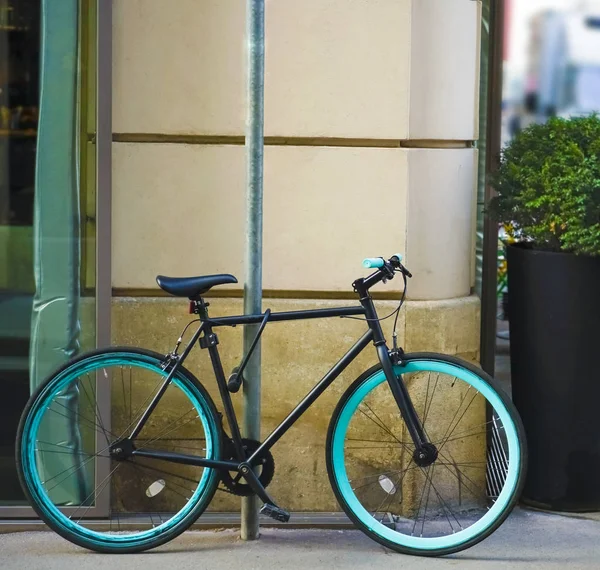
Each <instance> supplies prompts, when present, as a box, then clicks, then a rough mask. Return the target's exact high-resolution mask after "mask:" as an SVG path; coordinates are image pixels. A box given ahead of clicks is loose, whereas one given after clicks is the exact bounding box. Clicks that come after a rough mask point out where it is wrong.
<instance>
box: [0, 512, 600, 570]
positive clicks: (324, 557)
mask: <svg viewBox="0 0 600 570" xmlns="http://www.w3.org/2000/svg"><path fill="white" fill-rule="evenodd" d="M0 568H2V569H3V570H17V569H23V570H25V569H27V570H46V569H50V570H54V569H56V570H65V569H67V570H69V569H72V570H88V569H103V568H107V569H110V570H121V569H123V570H154V569H157V570H170V569H175V570H187V569H190V570H191V569H194V570H221V569H223V570H225V569H227V570H235V569H236V568H239V569H242V568H243V569H244V570H253V569H258V568H260V569H263V570H280V569H288V568H289V569H295V568H298V569H300V568H302V569H307V570H321V569H327V570H333V569H336V568H349V569H350V568H351V569H353V570H354V569H362V568H384V569H388V568H402V570H404V569H412V568H423V569H427V570H429V569H433V570H435V569H437V568H477V569H491V568H511V569H515V568H544V569H545V568H561V569H564V568H569V569H572V568H597V569H600V522H599V521H597V520H589V519H581V518H574V517H564V516H559V515H550V514H546V513H540V512H533V511H525V510H517V511H515V513H514V514H513V515H512V516H511V517H510V518H509V520H508V521H507V522H506V523H504V525H503V526H502V527H501V528H500V529H499V530H498V531H496V532H495V533H494V534H493V535H492V536H491V537H489V538H488V539H487V540H485V541H484V542H482V543H480V544H478V545H477V546H475V547H473V548H471V549H470V550H467V551H464V552H461V553H459V554H455V555H453V556H450V557H446V558H436V559H432V558H419V557H412V556H403V555H400V554H396V553H393V552H391V551H389V550H387V549H385V548H383V547H382V546H380V545H379V544H377V543H375V542H373V541H371V540H369V539H368V538H367V537H366V536H364V535H363V534H362V533H360V532H359V531H355V530H283V529H264V530H263V532H262V536H261V539H260V540H259V541H256V542H249V543H246V542H242V541H241V540H240V539H239V534H238V532H237V531H235V530H226V531H221V532H209V531H202V532H196V531H190V532H187V533H185V534H184V535H183V536H181V537H180V538H178V539H176V540H175V541H172V542H171V543H170V544H167V545H165V546H162V547H160V548H158V549H156V550H154V551H150V552H148V553H143V554H132V555H120V556H119V555H106V554H95V553H91V552H87V551H86V550H83V549H81V548H77V547H76V546H73V545H72V544H70V543H68V542H66V541H65V540H63V539H62V538H60V537H58V536H56V535H54V534H51V533H48V532H25V533H11V534H3V535H0Z"/></svg>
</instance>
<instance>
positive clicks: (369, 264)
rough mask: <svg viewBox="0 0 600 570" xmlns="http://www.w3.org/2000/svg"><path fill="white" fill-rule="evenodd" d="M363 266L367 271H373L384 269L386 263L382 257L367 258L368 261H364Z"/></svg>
mask: <svg viewBox="0 0 600 570" xmlns="http://www.w3.org/2000/svg"><path fill="white" fill-rule="evenodd" d="M362 264H363V267H366V268H367V269H373V268H379V267H383V264H384V261H383V258H382V257H367V259H363V262H362Z"/></svg>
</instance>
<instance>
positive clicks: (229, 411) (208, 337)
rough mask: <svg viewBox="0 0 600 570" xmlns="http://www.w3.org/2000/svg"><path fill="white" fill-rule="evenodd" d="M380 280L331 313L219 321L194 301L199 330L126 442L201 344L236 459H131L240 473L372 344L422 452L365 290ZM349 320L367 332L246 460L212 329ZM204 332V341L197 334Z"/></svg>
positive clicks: (161, 455) (360, 287) (420, 434)
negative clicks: (359, 320)
mask: <svg viewBox="0 0 600 570" xmlns="http://www.w3.org/2000/svg"><path fill="white" fill-rule="evenodd" d="M381 279H383V277H380V276H379V274H377V273H376V274H373V275H372V276H370V277H368V278H366V279H359V280H357V281H355V282H354V288H355V290H356V292H357V293H358V294H359V297H360V303H361V304H360V306H355V307H336V308H331V309H312V310H306V311H288V312H281V313H270V314H269V315H266V313H265V314H257V315H238V316H231V317H219V318H210V317H209V316H208V313H207V310H206V306H207V305H206V303H204V301H203V300H202V299H200V301H198V302H196V303H197V306H198V308H199V311H198V312H199V314H200V319H201V321H202V324H201V326H200V327H199V328H198V330H197V331H196V333H195V334H194V336H193V338H192V340H191V341H190V343H189V344H188V346H187V347H186V349H185V350H184V352H183V353H182V354H181V356H180V357H179V358H177V359H176V361H175V362H174V364H173V365H172V368H171V370H170V371H169V374H168V376H167V378H165V381H164V382H163V385H162V386H161V388H160V389H159V391H158V392H157V394H156V396H155V397H154V399H153V400H152V402H151V403H150V406H149V407H148V409H147V410H146V412H145V413H144V415H143V416H142V418H141V419H140V420H139V422H138V424H137V425H136V427H135V429H134V431H133V432H132V434H131V436H130V439H134V438H135V437H136V436H137V434H139V432H140V431H141V429H142V427H143V425H144V423H145V422H146V420H147V419H148V417H149V416H150V413H151V412H152V410H153V409H154V408H155V407H156V404H157V403H158V400H159V399H160V397H161V396H162V394H163V393H164V391H165V390H166V388H167V386H168V384H169V383H170V381H171V378H172V377H173V375H174V374H175V373H176V371H177V369H178V368H179V366H181V364H182V363H183V361H184V360H185V358H186V357H187V355H188V354H189V352H190V350H191V348H192V346H193V345H194V344H195V343H196V342H197V341H198V340H199V341H200V345H201V346H202V348H207V349H208V352H209V355H210V359H211V362H212V366H213V370H214V373H215V377H216V380H217V385H218V388H219V392H220V394H221V400H222V402H223V408H224V411H225V416H226V418H227V423H228V424H229V428H230V431H231V439H232V441H233V444H234V447H235V452H236V456H237V459H238V461H218V460H214V459H204V458H201V457H197V456H195V455H188V454H182V453H171V452H166V451H159V450H151V449H138V450H135V451H134V454H135V455H138V456H140V457H151V458H155V459H162V460H165V461H171V462H175V463H183V464H188V465H196V466H201V467H213V468H216V469H226V470H231V471H236V470H239V469H240V467H242V466H246V467H247V466H248V465H250V466H252V465H253V464H254V463H255V461H256V460H257V459H260V458H261V456H262V455H263V454H264V453H265V452H266V451H268V450H269V449H270V448H271V447H273V446H274V445H275V443H277V441H279V439H281V437H282V436H283V435H284V434H285V433H286V432H287V431H288V430H289V429H290V427H291V426H292V425H293V424H294V423H295V422H296V421H297V420H298V419H299V418H300V416H302V414H304V412H305V411H306V410H307V409H308V408H309V407H310V406H311V405H312V404H313V403H314V402H315V400H316V399H317V398H318V397H319V396H320V395H321V394H322V393H323V392H324V391H325V390H326V389H327V388H328V387H329V386H330V385H331V384H332V382H333V381H334V380H335V379H336V378H337V377H338V376H339V375H340V374H341V373H342V372H343V371H344V370H345V369H346V367H347V366H348V365H349V364H350V363H351V362H352V361H353V360H354V359H355V358H356V357H357V356H358V355H359V354H360V353H361V352H362V351H363V350H364V349H365V347H366V346H367V345H368V344H369V343H370V342H373V344H374V345H375V347H376V349H377V355H378V357H379V361H380V362H381V366H382V369H383V372H384V373H385V376H386V379H387V381H388V384H389V385H390V388H391V391H392V394H393V396H394V399H395V400H396V403H397V404H398V407H399V409H400V413H401V415H402V417H403V419H404V421H405V423H406V425H407V427H408V430H409V433H410V435H411V437H412V440H413V442H414V444H415V447H416V449H419V448H421V447H422V446H423V445H424V444H425V443H427V438H426V435H425V433H424V430H423V428H422V426H421V423H420V421H419V418H418V416H417V413H416V411H415V409H414V406H413V404H412V402H411V399H410V397H409V395H408V392H407V390H406V387H405V385H404V383H403V382H402V381H401V380H399V379H398V377H397V375H396V374H395V372H394V369H393V366H394V365H393V361H392V358H391V356H390V352H389V350H388V348H387V345H386V342H385V338H384V335H383V332H382V330H381V325H380V323H379V320H378V317H377V312H376V310H375V306H374V304H373V300H372V298H371V297H370V295H369V294H368V289H369V287H371V286H372V285H373V283H374V282H377V281H378V280H379V281H380V280H381ZM348 316H363V317H364V318H365V320H366V322H367V324H368V326H369V330H367V332H366V333H365V334H364V335H363V336H362V337H361V338H360V339H359V340H357V341H356V343H355V344H354V346H352V347H351V348H350V349H349V350H348V352H346V354H344V356H342V358H340V360H339V361H338V362H337V363H336V364H335V365H334V366H333V367H332V368H331V370H329V372H327V374H325V376H323V378H322V379H321V380H320V381H319V382H318V384H316V386H315V387H314V388H313V389H312V390H311V391H310V392H309V393H308V394H307V395H306V396H305V397H304V398H303V399H302V401H301V402H300V403H299V404H298V405H297V406H296V407H295V408H294V409H293V410H292V411H291V412H290V414H289V415H288V416H287V417H286V418H285V419H284V420H283V421H282V422H281V423H280V424H279V426H277V427H276V428H275V429H274V430H273V431H272V432H271V434H270V435H269V436H268V437H267V438H266V439H265V440H264V442H263V443H262V444H261V445H260V446H259V447H258V449H256V451H255V452H254V453H252V455H251V456H250V457H246V455H245V452H244V449H243V445H242V436H241V433H240V428H239V424H238V421H237V417H236V414H235V411H234V408H233V403H232V400H231V394H230V393H229V390H228V389H227V381H226V379H225V373H224V371H223V365H222V364H221V359H220V356H219V351H218V349H217V345H218V338H217V335H216V334H215V333H214V332H213V327H220V326H231V327H235V326H237V325H247V324H256V323H261V322H263V321H264V319H265V317H267V321H268V322H270V321H273V322H277V321H292V320H298V319H318V318H326V317H348ZM202 333H204V334H203V336H202V337H200V335H201V334H202Z"/></svg>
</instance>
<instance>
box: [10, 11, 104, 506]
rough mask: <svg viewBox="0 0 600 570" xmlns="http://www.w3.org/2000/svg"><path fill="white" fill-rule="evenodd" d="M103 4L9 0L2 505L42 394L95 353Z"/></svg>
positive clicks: (13, 486)
mask: <svg viewBox="0 0 600 570" xmlns="http://www.w3.org/2000/svg"><path fill="white" fill-rule="evenodd" d="M92 4H94V3H93V2H91V1H89V2H88V1H87V0H60V2H57V1H56V0H0V386H1V387H2V392H3V394H4V397H2V398H0V506H7V505H9V506H10V505H19V504H24V503H25V500H24V496H23V494H22V492H21V489H20V486H19V483H18V480H17V475H16V470H15V462H14V440H15V435H16V429H17V423H18V420H19V416H20V414H21V411H22V409H23V407H24V405H25V403H26V401H27V399H28V397H29V395H30V393H31V391H32V390H35V389H36V388H37V386H39V385H40V383H41V382H42V381H43V379H44V378H45V377H46V376H47V375H48V374H50V373H51V372H52V371H53V370H54V369H55V368H57V367H58V366H60V365H61V364H62V363H64V362H65V361H66V360H68V359H69V358H71V357H73V356H74V355H76V354H77V353H78V352H80V351H81V350H83V349H87V348H92V347H93V346H94V345H95V291H94V282H95V267H94V256H93V255H91V254H90V252H93V250H94V235H95V228H94V227H93V220H94V203H95V193H94V180H95V176H94V161H93V155H94V144H93V132H94V125H93V117H94V113H93V97H91V96H90V95H89V94H90V93H91V92H92V89H93V88H94V87H95V85H94V84H93V81H92V80H90V77H91V76H92V72H93V69H90V68H88V66H87V62H88V61H91V60H92V58H91V57H90V55H91V54H92V53H93V49H91V48H90V46H91V45H92V41H91V39H92V37H91V36H92V34H91V31H92V27H91V24H90V22H91V21H93V19H92V18H91V17H90V15H91V14H90V11H91V10H92ZM55 427H57V429H59V428H60V426H55Z"/></svg>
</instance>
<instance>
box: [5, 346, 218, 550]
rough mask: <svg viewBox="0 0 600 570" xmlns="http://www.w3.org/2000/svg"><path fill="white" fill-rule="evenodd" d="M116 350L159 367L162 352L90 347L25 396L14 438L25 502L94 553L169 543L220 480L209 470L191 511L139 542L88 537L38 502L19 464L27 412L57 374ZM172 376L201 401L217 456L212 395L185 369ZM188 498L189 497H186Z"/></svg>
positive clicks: (201, 509)
mask: <svg viewBox="0 0 600 570" xmlns="http://www.w3.org/2000/svg"><path fill="white" fill-rule="evenodd" d="M116 353H122V354H124V355H131V356H132V357H133V358H132V360H133V359H135V358H136V357H137V358H138V359H139V361H143V362H145V363H148V362H151V363H154V364H156V365H157V366H160V363H162V362H164V358H165V357H164V355H161V354H159V353H156V352H152V351H149V350H144V349H140V348H133V347H112V348H108V349H102V350H94V351H91V352H87V353H85V354H82V355H81V356H79V357H78V358H75V359H73V360H72V361H70V362H68V363H66V364H65V365H64V366H62V367H61V368H59V369H58V370H56V371H55V372H54V373H53V374H51V375H50V376H49V377H48V378H47V379H46V380H45V381H44V382H43V383H42V385H40V386H39V387H38V389H37V390H36V391H35V393H34V394H33V395H32V396H31V398H30V399H29V401H28V403H27V405H26V407H25V409H24V411H23V413H22V416H21V420H20V422H19V427H18V431H17V439H16V465H17V471H18V474H19V480H20V482H21V486H22V488H23V491H24V493H25V495H26V497H27V499H28V501H29V503H30V504H31V506H32V507H33V509H34V510H35V512H36V513H37V514H38V516H39V517H40V518H41V519H42V520H43V521H44V522H45V523H46V524H47V525H48V526H49V527H50V528H51V529H52V530H54V531H55V532H56V533H57V534H59V535H61V536H62V537H63V538H65V539H67V540H69V541H70V542H72V543H74V544H77V545H78V546H81V547H83V548H87V549H90V550H95V551H97V552H102V553H111V554H115V553H118V554H129V553H135V552H142V551H144V550H148V549H151V548H156V547H157V546H160V545H162V544H165V543H166V542H169V541H170V540H173V539H174V538H175V537H177V536H179V535H180V534H181V533H183V532H184V531H185V530H186V529H187V528H188V527H189V526H190V525H191V524H193V523H194V521H196V519H197V518H198V517H199V516H200V515H201V514H202V513H203V512H204V510H205V509H206V508H207V506H208V505H209V504H210V502H211V500H212V498H213V496H214V494H215V491H216V489H217V486H218V484H219V479H220V474H219V473H218V472H217V470H214V469H213V470H211V471H210V475H209V476H208V478H207V483H206V485H205V486H204V487H203V491H202V494H201V496H199V497H198V498H197V500H196V504H195V505H194V506H193V508H191V510H189V512H188V513H187V514H186V515H185V516H184V517H183V518H181V520H179V521H178V522H176V523H174V524H173V526H172V527H171V528H169V529H168V530H165V532H162V533H161V534H158V535H157V536H155V537H152V539H146V540H143V541H142V540H140V542H139V543H136V542H135V541H133V542H132V543H131V544H122V545H118V546H117V545H114V544H109V543H108V541H107V543H106V544H103V543H102V542H101V541H99V540H91V539H89V538H88V537H86V536H83V535H81V534H79V533H77V532H74V531H71V530H69V529H68V528H66V527H65V525H64V524H61V521H60V519H57V517H55V516H53V515H52V514H51V512H49V511H48V510H47V508H46V506H45V505H44V503H43V501H40V499H39V498H38V497H37V495H36V492H35V486H33V485H30V478H29V477H27V474H26V468H25V467H24V465H23V458H24V457H25V455H24V446H23V437H24V430H25V429H26V428H27V425H28V418H29V416H30V414H31V413H32V411H33V410H34V409H35V407H36V405H38V403H39V401H40V398H41V397H42V395H43V394H44V393H45V391H46V390H47V389H48V390H50V391H51V387H52V385H53V383H54V382H57V381H58V379H59V378H60V377H61V374H63V373H65V372H66V371H68V370H69V369H73V374H75V373H76V370H77V369H78V367H81V366H83V365H84V363H86V361H88V360H90V361H91V360H93V359H97V358H98V357H103V356H106V357H107V358H110V357H111V355H112V356H113V357H114V356H115V354H116ZM165 374H166V373H165ZM176 378H178V379H180V380H181V381H183V382H185V386H186V388H187V389H189V390H193V391H195V392H196V394H195V396H196V397H197V398H198V401H199V402H201V403H202V406H203V408H202V409H203V413H204V414H206V418H208V421H209V422H210V430H211V438H212V437H213V436H214V438H215V450H214V455H213V458H214V459H220V458H221V452H222V449H223V445H222V429H221V423H220V419H219V418H220V416H219V414H218V412H217V410H216V407H215V405H214V402H213V400H212V398H211V397H210V395H209V393H208V392H207V391H206V389H205V388H204V386H202V384H201V383H200V382H199V381H198V379H197V378H196V377H195V376H194V375H193V374H192V373H191V372H190V371H189V370H187V369H185V368H183V367H181V368H180V369H179V371H178V373H177V374H176ZM213 430H214V433H213ZM188 501H191V500H190V499H188ZM47 504H49V501H48V502H47ZM63 522H64V521H63Z"/></svg>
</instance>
